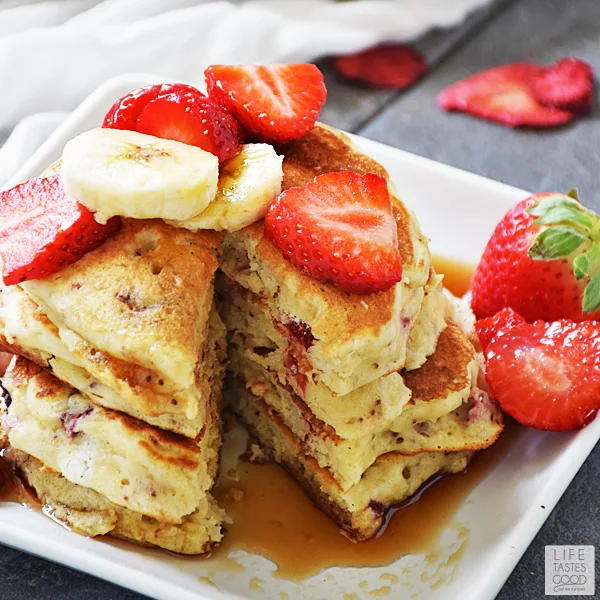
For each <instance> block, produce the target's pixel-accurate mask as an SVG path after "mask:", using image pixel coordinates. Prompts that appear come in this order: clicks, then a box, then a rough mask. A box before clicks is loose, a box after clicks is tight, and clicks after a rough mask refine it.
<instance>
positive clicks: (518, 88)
mask: <svg viewBox="0 0 600 600" xmlns="http://www.w3.org/2000/svg"><path fill="white" fill-rule="evenodd" d="M542 71H543V68H542V67H539V66H537V65H532V64H528V63H513V64H510V65H505V66H503V67H494V68H492V69H488V70H487V71H483V72H481V73H477V74H476V75H471V77H467V78H466V79H463V80H462V81H459V82H458V83H455V84H454V85H451V86H450V87H448V88H446V89H445V90H443V91H442V92H440V94H438V97H437V102H438V105H439V106H440V107H441V108H443V109H444V110H448V111H453V110H456V111H461V112H465V113H468V114H470V115H473V116H476V117H480V118H482V119H487V120H488V121H495V122H497V123H502V124H503V125H508V126H509V127H556V126H558V125H563V124H565V123H568V122H569V121H571V120H572V119H573V118H574V115H573V114H572V113H570V112H568V111H565V110H560V109H558V108H554V107H551V106H544V105H542V104H540V103H539V102H538V101H537V100H535V99H534V98H533V97H532V95H531V93H530V90H529V82H530V81H531V80H532V79H534V78H535V77H537V76H538V75H539V74H540V73H541V72H542Z"/></svg>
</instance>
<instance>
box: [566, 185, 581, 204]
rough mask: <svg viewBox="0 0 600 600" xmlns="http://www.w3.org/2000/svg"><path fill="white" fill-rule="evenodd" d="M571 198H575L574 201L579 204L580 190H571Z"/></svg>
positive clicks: (569, 194)
mask: <svg viewBox="0 0 600 600" xmlns="http://www.w3.org/2000/svg"><path fill="white" fill-rule="evenodd" d="M567 196H569V198H573V200H577V202H579V190H578V189H577V188H571V189H570V190H569V192H568V193H567Z"/></svg>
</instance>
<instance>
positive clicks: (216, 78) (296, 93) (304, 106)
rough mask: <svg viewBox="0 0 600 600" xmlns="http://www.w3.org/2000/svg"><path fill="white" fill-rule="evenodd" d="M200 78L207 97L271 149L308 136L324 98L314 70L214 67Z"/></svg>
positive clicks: (297, 66)
mask: <svg viewBox="0 0 600 600" xmlns="http://www.w3.org/2000/svg"><path fill="white" fill-rule="evenodd" d="M204 75H205V77H206V86H207V89H208V95H209V96H210V97H211V98H213V99H214V100H215V101H216V102H218V103H219V104H221V105H222V106H224V107H225V108H226V109H227V110H228V111H229V112H230V113H231V114H232V115H233V116H235V117H236V118H237V120H238V121H239V122H240V123H241V124H242V126H243V127H244V129H245V130H246V131H247V132H248V134H249V135H250V136H251V137H253V138H254V139H256V140H257V141H262V142H267V143H272V144H275V143H283V142H289V141H292V140H296V139H298V138H301V137H302V136H303V135H305V134H307V133H308V132H309V131H310V130H311V129H312V128H313V127H314V125H315V123H316V121H317V118H318V117H319V113H320V112H321V108H323V104H325V99H326V97H327V90H326V89H325V83H324V82H323V74H322V73H321V71H319V69H318V68H317V67H316V66H315V65H309V64H283V65H213V66H211V67H208V69H206V71H205V72H204Z"/></svg>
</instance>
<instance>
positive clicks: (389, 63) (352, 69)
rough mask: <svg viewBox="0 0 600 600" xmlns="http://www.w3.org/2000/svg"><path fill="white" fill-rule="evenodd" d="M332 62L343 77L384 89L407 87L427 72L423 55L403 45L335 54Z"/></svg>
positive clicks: (389, 45) (388, 45)
mask: <svg viewBox="0 0 600 600" xmlns="http://www.w3.org/2000/svg"><path fill="white" fill-rule="evenodd" d="M331 64H332V66H333V68H334V69H335V70H336V71H337V73H338V74H339V75H340V76H341V77H343V78H344V79H348V80H350V81H356V82H357V83H362V84H366V85H371V86H374V87H378V88H384V89H400V90H403V89H406V88H408V87H410V86H411V85H413V84H414V83H416V82H417V81H418V80H419V79H420V78H421V77H422V76H423V75H424V74H425V73H427V69H428V67H427V62H426V61H425V58H424V56H423V55H422V54H421V53H420V52H419V51H418V50H416V49H415V48H413V47H412V46H407V45H406V44H385V45H382V46H375V47H374V48H369V49H368V50H363V51H362V52H357V53H355V54H346V55H344V56H334V57H333V58H332V59H331Z"/></svg>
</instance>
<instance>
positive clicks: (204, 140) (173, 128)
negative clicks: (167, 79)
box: [102, 83, 244, 162]
mask: <svg viewBox="0 0 600 600" xmlns="http://www.w3.org/2000/svg"><path fill="white" fill-rule="evenodd" d="M102 127H106V128H111V129H129V130H131V131H138V132H140V133H146V134H148V135H153V136H155V137H160V138H163V139H169V140H176V141H178V142H182V143H184V144H189V145H191V146H198V147H199V148H202V149H203V150H206V151H207V152H210V153H211V154H214V155H215V156H217V157H218V159H219V161H221V162H223V161H225V160H227V159H229V158H233V157H234V156H236V155H237V154H238V153H239V152H240V146H241V144H242V142H243V137H244V134H243V131H242V128H241V127H240V125H239V124H238V122H237V121H236V120H235V118H234V117H232V116H231V115H230V114H229V113H228V112H227V111H226V110H225V109H224V108H223V107H221V106H219V105H218V104H216V103H215V102H213V101H212V100H210V99H209V98H207V97H206V96H205V95H204V94H203V93H202V92H200V91H199V90H197V89H196V88H195V87H192V86H191V85H186V84H183V83H174V84H160V85H153V86H149V87H145V88H141V89H139V90H134V91H132V92H130V93H129V94H127V95H126V96H123V98H120V99H119V100H117V101H116V102H115V103H114V104H113V106H112V108H111V109H110V110H109V111H108V113H107V114H106V116H105V117H104V122H103V124H102Z"/></svg>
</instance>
